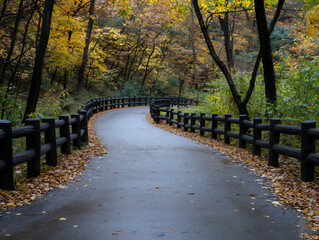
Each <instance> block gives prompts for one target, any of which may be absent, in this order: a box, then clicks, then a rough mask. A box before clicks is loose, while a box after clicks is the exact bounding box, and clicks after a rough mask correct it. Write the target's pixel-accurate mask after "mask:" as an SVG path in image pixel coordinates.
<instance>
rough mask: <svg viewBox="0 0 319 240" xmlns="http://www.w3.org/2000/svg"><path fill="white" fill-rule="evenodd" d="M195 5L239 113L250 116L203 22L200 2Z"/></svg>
mask: <svg viewBox="0 0 319 240" xmlns="http://www.w3.org/2000/svg"><path fill="white" fill-rule="evenodd" d="M193 5H194V10H195V13H196V15H197V19H198V22H199V25H200V27H201V30H202V33H203V35H204V38H205V42H206V45H207V47H208V50H209V53H210V55H211V56H212V58H213V60H214V61H215V62H216V64H217V66H218V67H219V69H220V70H221V71H222V73H223V74H224V76H225V78H226V81H227V83H228V86H229V89H230V91H231V93H232V96H233V98H234V101H235V103H236V106H237V108H238V111H239V113H240V114H245V115H248V110H247V106H246V105H245V104H243V103H242V101H241V97H240V95H239V93H238V91H237V88H236V85H235V83H234V81H233V79H232V76H231V75H230V72H229V71H228V69H227V67H226V65H225V64H224V63H223V61H222V60H221V59H220V58H219V57H218V55H217V53H216V51H215V48H214V46H213V43H212V41H211V39H210V37H209V34H208V31H207V30H208V29H207V26H205V23H204V20H203V16H202V14H201V12H200V9H199V6H198V1H197V0H193Z"/></svg>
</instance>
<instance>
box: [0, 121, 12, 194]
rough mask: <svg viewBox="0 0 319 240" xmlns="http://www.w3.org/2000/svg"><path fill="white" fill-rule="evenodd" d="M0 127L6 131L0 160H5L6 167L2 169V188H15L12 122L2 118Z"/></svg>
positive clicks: (1, 143)
mask: <svg viewBox="0 0 319 240" xmlns="http://www.w3.org/2000/svg"><path fill="white" fill-rule="evenodd" d="M0 129H1V130H2V131H3V133H4V138H3V139H1V140H0V160H2V161H4V162H5V167H4V168H3V169H2V171H0V188H1V189H5V190H13V188H14V187H13V159H12V123H11V122H10V121H7V120H0Z"/></svg>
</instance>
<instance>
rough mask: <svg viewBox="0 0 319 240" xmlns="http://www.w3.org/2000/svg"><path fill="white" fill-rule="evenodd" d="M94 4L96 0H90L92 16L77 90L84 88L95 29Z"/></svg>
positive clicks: (90, 13) (87, 31)
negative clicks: (90, 46)
mask: <svg viewBox="0 0 319 240" xmlns="http://www.w3.org/2000/svg"><path fill="white" fill-rule="evenodd" d="M94 5H95V0H90V9H89V15H90V17H89V23H88V28H87V30H86V38H85V46H84V50H83V57H82V64H81V66H80V69H79V78H78V84H77V91H81V90H82V89H83V88H84V72H85V69H86V65H87V62H88V55H89V45H90V42H91V35H92V29H93V15H94Z"/></svg>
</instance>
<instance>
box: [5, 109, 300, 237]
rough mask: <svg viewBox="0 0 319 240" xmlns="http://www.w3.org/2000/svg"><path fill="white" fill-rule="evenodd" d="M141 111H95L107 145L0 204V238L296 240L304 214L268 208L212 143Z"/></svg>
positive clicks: (253, 183) (262, 192)
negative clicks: (66, 180)
mask: <svg viewBox="0 0 319 240" xmlns="http://www.w3.org/2000/svg"><path fill="white" fill-rule="evenodd" d="M147 113H148V108H147V107H138V108H130V109H122V110H118V111H113V112H110V113H107V114H104V115H102V116H101V117H99V118H98V120H97V121H96V124H95V126H96V131H97V132H98V135H99V136H100V138H102V142H103V144H105V145H106V146H107V148H108V154H107V155H105V156H103V157H97V158H94V159H92V160H91V164H90V167H89V168H88V169H87V170H86V171H85V174H84V175H83V180H82V181H80V182H76V183H73V184H71V185H70V186H69V187H68V188H66V189H54V190H53V191H51V192H50V193H49V194H47V195H45V196H44V197H43V198H42V199H40V200H37V201H36V202H34V203H32V204H30V205H27V206H24V207H21V208H19V209H16V210H15V211H12V212H10V213H2V214H3V216H2V217H0V228H2V229H6V234H8V233H9V234H10V237H5V233H0V239H14V240H22V239H23V240H29V239H30V240H42V239H45V240H51V239H52V240H53V239H54V240H64V239H68V240H73V239H74V240H79V239H85V240H90V239H92V240H93V239H94V240H113V239H118V240H153V239H169V240H191V239H195V240H234V239H236V240H248V239H252V240H257V239H258V240H263V239H265V240H269V239H272V240H275V239H280V240H285V239H289V240H294V239H299V238H298V236H299V235H300V233H301V232H302V231H303V230H305V229H302V226H304V223H305V222H304V219H303V218H302V217H301V216H300V215H299V214H298V213H296V212H295V211H294V210H289V209H288V210H283V209H281V208H276V207H274V206H273V204H271V203H270V202H269V201H273V196H272V194H271V193H270V192H269V191H268V190H267V189H265V188H262V185H260V184H258V182H260V181H262V180H261V179H260V178H257V177H256V176H254V175H253V174H251V173H249V172H248V171H247V170H245V169H244V168H243V167H242V166H240V165H238V164H232V162H231V160H230V159H228V158H227V157H225V156H223V155H222V154H220V153H219V152H218V151H217V150H214V149H211V148H209V147H207V146H204V145H198V144H197V143H195V142H194V141H190V140H188V139H185V138H183V137H180V136H176V135H173V134H171V133H169V132H165V131H163V130H161V129H158V128H155V127H153V126H151V125H150V124H149V123H148V122H147V121H146V119H145V116H146V114H147ZM17 213H21V215H19V216H17V215H15V214H17ZM61 219H62V220H61ZM297 226H301V227H297Z"/></svg>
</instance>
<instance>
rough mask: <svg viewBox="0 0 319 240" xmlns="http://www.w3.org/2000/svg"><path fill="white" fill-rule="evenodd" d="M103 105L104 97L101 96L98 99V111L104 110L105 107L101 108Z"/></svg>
mask: <svg viewBox="0 0 319 240" xmlns="http://www.w3.org/2000/svg"><path fill="white" fill-rule="evenodd" d="M101 106H102V98H99V99H98V100H97V108H98V111H97V112H102V110H103V109H102V108H101Z"/></svg>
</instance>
